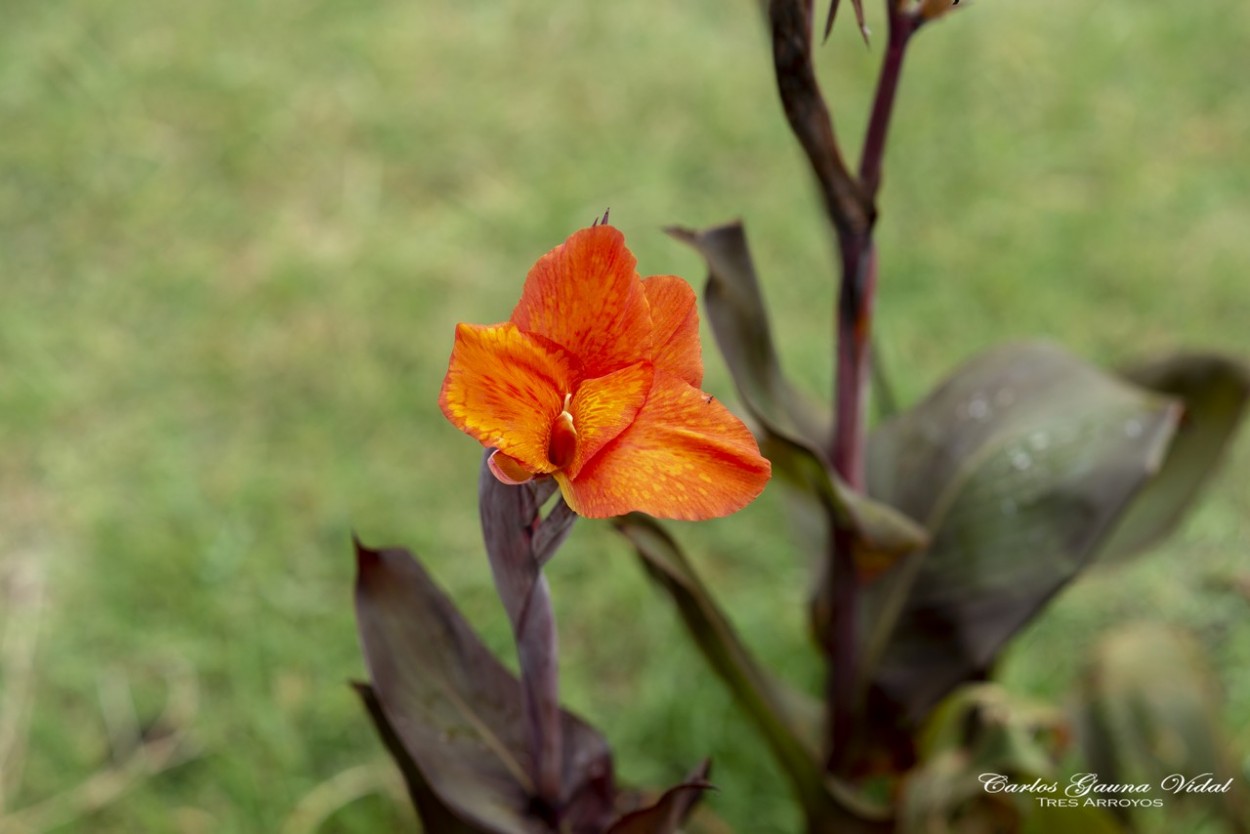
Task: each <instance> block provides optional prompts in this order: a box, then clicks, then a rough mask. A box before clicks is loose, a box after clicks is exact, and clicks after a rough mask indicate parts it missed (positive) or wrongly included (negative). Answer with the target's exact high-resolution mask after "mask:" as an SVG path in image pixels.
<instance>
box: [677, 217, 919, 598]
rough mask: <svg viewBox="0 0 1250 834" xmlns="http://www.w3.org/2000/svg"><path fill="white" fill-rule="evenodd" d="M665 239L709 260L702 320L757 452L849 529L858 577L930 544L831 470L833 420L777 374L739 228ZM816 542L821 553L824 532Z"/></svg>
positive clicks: (778, 365) (777, 365) (681, 232)
mask: <svg viewBox="0 0 1250 834" xmlns="http://www.w3.org/2000/svg"><path fill="white" fill-rule="evenodd" d="M669 233H670V234H671V235H672V236H673V237H675V238H676V239H678V240H680V241H682V242H683V243H686V244H689V245H690V246H692V247H693V248H694V249H695V250H697V251H698V252H699V254H701V255H702V256H703V258H704V259H705V260H706V261H707V265H708V280H707V287H706V289H705V291H704V304H705V306H706V308H707V315H708V321H709V322H710V323H711V325H712V332H713V334H714V335H715V336H716V343H717V345H718V346H719V347H720V350H721V353H722V354H724V357H725V363H726V364H727V365H728V367H729V371H730V373H731V374H732V376H733V379H734V383H735V385H736V386H737V388H738V395H739V396H740V397H741V398H742V402H743V404H744V405H745V406H746V409H747V411H749V412H750V414H751V416H752V417H753V418H754V419H755V421H756V422H757V423H758V424H759V426H760V428H761V429H762V434H763V436H762V438H761V444H760V445H761V450H762V451H763V453H764V454H765V455H766V456H767V457H768V458H769V460H771V461H772V463H773V469H774V472H775V473H776V474H778V475H780V476H782V477H783V478H785V479H786V480H787V481H788V482H790V483H791V484H793V485H794V486H795V487H796V488H797V489H798V490H799V492H800V493H801V494H802V497H801V498H800V499H799V500H803V501H807V502H812V503H814V504H815V505H816V506H818V507H819V508H820V510H821V512H822V513H823V515H825V516H826V517H827V519H828V524H826V525H825V527H828V526H829V525H832V524H837V525H839V526H840V527H842V528H844V529H849V530H853V531H855V533H856V536H857V539H858V541H859V546H858V547H857V552H856V563H857V566H858V567H859V568H860V572H861V574H863V575H865V576H872V575H875V574H877V573H879V572H881V571H882V570H884V569H885V568H887V567H889V566H890V565H891V564H893V563H894V562H895V561H896V560H897V559H899V558H900V557H902V556H903V555H905V554H907V553H911V552H913V551H915V550H916V549H918V548H920V547H923V546H924V545H925V544H926V543H927V541H928V539H927V535H926V533H925V531H924V529H923V528H921V527H920V526H919V525H917V524H916V523H915V522H914V521H912V520H911V519H910V518H907V517H906V516H905V515H903V514H902V513H900V512H899V511H898V510H896V509H894V508H893V507H889V506H886V505H884V504H881V503H878V502H875V501H872V500H870V499H869V498H867V497H866V496H863V495H861V494H859V493H857V492H855V491H854V490H852V489H851V488H850V487H849V486H847V484H846V483H845V482H843V481H842V480H841V479H840V478H839V477H838V476H837V475H836V474H835V473H833V472H832V471H831V470H830V468H829V466H828V463H827V461H828V454H827V446H828V443H829V442H830V439H831V438H832V436H833V429H832V417H831V415H830V414H829V412H828V410H827V409H823V408H820V407H818V406H817V405H815V404H814V403H813V402H812V401H811V400H810V398H808V397H806V396H805V395H803V393H802V392H801V391H799V390H798V389H797V388H795V387H794V385H793V384H792V383H791V382H790V381H789V380H788V379H786V377H785V375H784V373H783V372H782V369H781V363H780V361H779V359H778V357H777V351H776V348H775V347H774V345H773V338H772V330H771V327H770V326H769V323H768V314H767V311H766V310H765V307H764V298H763V295H762V294H761V293H760V288H759V280H758V279H757V277H756V273H755V266H754V264H753V263H752V260H751V253H750V250H749V249H748V248H747V241H746V233H745V231H744V230H743V228H742V224H741V223H730V224H727V225H724V226H714V227H712V228H709V229H705V230H703V231H697V232H696V231H692V230H689V229H676V228H674V229H669ZM817 538H818V542H817V546H818V547H820V548H821V550H822V551H823V552H825V555H827V551H828V544H827V542H828V539H829V535H828V530H827V529H825V530H822V531H820V532H818V533H817Z"/></svg>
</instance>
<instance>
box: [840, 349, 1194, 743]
mask: <svg viewBox="0 0 1250 834" xmlns="http://www.w3.org/2000/svg"><path fill="white" fill-rule="evenodd" d="M1179 414H1180V407H1179V405H1178V404H1177V403H1176V402H1174V401H1171V400H1167V399H1164V398H1162V397H1159V396H1156V395H1153V394H1151V393H1149V392H1146V391H1144V390H1142V389H1140V388H1136V387H1134V386H1131V385H1128V384H1126V383H1124V382H1123V381H1121V380H1118V379H1116V378H1114V377H1112V376H1109V375H1107V374H1105V373H1102V372H1101V371H1099V370H1097V369H1096V368H1093V367H1092V366H1090V365H1088V364H1086V363H1085V362H1082V361H1080V360H1078V359H1076V358H1074V357H1072V356H1070V355H1069V354H1067V353H1065V352H1063V351H1062V350H1060V349H1058V348H1056V347H1054V346H1052V345H1048V344H1044V343H1030V344H1018V345H1008V346H1003V347H999V348H997V349H995V350H992V351H989V352H987V353H985V354H982V355H981V356H978V357H976V358H975V359H973V360H972V361H970V362H969V363H967V364H966V365H965V366H964V367H962V368H960V369H959V370H958V371H957V372H956V373H955V374H954V375H953V376H952V377H951V378H950V379H948V380H947V381H946V382H945V383H943V384H942V385H941V386H940V387H939V388H938V389H937V390H936V391H935V392H933V393H932V394H931V395H930V396H929V397H928V398H927V399H926V400H925V401H924V402H922V403H920V404H919V405H918V406H916V407H915V408H913V409H911V410H910V411H908V412H907V413H905V414H903V415H900V416H899V417H897V418H896V419H894V420H892V421H890V422H888V423H886V424H885V425H884V426H882V427H881V428H879V429H878V430H877V431H875V432H874V433H873V434H872V436H871V438H870V442H869V455H868V481H869V490H870V492H871V494H872V495H873V496H874V497H876V498H878V499H879V500H883V501H885V502H887V503H889V504H891V505H893V506H895V507H898V508H899V509H900V510H902V511H903V512H904V513H906V514H908V515H909V516H911V517H912V518H918V519H922V520H923V521H924V522H925V524H926V526H927V527H928V528H929V529H930V530H932V531H933V542H932V544H931V545H930V546H929V547H928V548H927V549H926V550H925V551H923V552H922V553H919V554H916V555H914V556H912V557H909V558H908V560H907V561H906V562H905V563H904V565H902V566H901V567H900V568H899V569H896V570H895V571H893V572H891V573H890V574H887V575H886V576H884V577H882V579H881V580H879V581H878V582H877V583H875V584H873V585H870V586H868V587H867V588H866V589H865V595H864V603H865V610H864V613H865V620H864V622H866V623H870V624H872V628H871V631H869V632H868V633H867V634H866V640H867V643H866V646H865V648H864V652H863V657H864V664H865V665H864V669H863V674H864V675H865V676H866V683H867V681H869V680H870V681H871V686H872V690H871V694H872V701H871V704H870V709H871V710H875V714H877V715H889V714H894V715H897V716H899V717H900V718H901V720H902V722H903V723H904V724H906V725H907V726H915V725H917V724H918V723H919V722H920V721H921V720H922V719H923V718H924V716H925V715H926V714H927V713H928V712H929V710H930V709H932V707H933V706H934V705H935V704H937V703H938V701H940V700H941V699H942V698H943V697H944V696H945V695H946V694H947V693H949V692H950V691H951V690H952V689H953V688H954V687H955V686H957V685H959V684H960V683H962V682H964V681H968V680H977V679H980V677H981V676H982V675H984V674H985V672H986V671H987V670H988V668H989V666H990V665H991V664H992V663H993V661H994V659H995V658H996V657H997V655H998V653H999V651H1001V649H1002V648H1003V646H1004V645H1005V644H1006V642H1007V641H1008V640H1009V639H1010V638H1011V636H1012V635H1014V634H1015V633H1016V632H1017V631H1018V630H1019V629H1020V628H1022V627H1023V626H1024V625H1025V624H1026V623H1028V622H1029V621H1030V620H1031V619H1032V618H1033V617H1034V616H1035V615H1036V614H1037V613H1038V612H1039V611H1040V610H1041V608H1042V607H1043V606H1044V605H1045V604H1046V603H1047V602H1048V601H1049V600H1050V598H1051V597H1053V596H1054V595H1055V593H1057V592H1058V591H1059V589H1060V588H1062V587H1063V586H1064V585H1065V584H1067V582H1069V581H1070V580H1071V579H1072V578H1073V577H1075V576H1076V575H1077V574H1078V573H1079V572H1080V571H1081V570H1083V569H1084V568H1085V567H1087V566H1088V565H1089V564H1090V562H1091V561H1092V560H1093V558H1094V556H1095V554H1096V553H1097V551H1098V548H1099V546H1100V544H1101V543H1102V541H1103V540H1104V537H1105V536H1106V534H1107V533H1108V532H1109V531H1110V530H1111V529H1112V527H1113V525H1114V523H1115V521H1116V519H1117V518H1118V517H1119V516H1120V514H1121V513H1122V512H1123V510H1124V508H1125V507H1126V506H1128V504H1129V501H1130V499H1131V498H1132V497H1133V495H1134V494H1135V493H1136V491H1137V490H1138V489H1140V488H1141V487H1142V485H1143V484H1145V483H1146V482H1147V481H1148V480H1149V478H1150V476H1151V475H1153V474H1154V473H1155V472H1156V471H1158V468H1159V466H1160V464H1161V462H1162V460H1163V457H1164V453H1165V451H1166V449H1167V446H1168V443H1169V441H1170V439H1171V437H1172V434H1173V432H1174V431H1175V428H1176V423H1177V419H1178V417H1179Z"/></svg>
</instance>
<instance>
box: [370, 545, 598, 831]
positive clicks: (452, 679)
mask: <svg viewBox="0 0 1250 834" xmlns="http://www.w3.org/2000/svg"><path fill="white" fill-rule="evenodd" d="M356 555H357V570H358V574H357V581H356V617H357V621H358V625H359V629H360V639H361V645H362V647H363V649H364V655H365V662H366V665H367V667H368V669H369V676H370V679H371V682H372V687H373V691H374V693H375V694H376V697H377V703H378V705H379V708H380V711H381V714H382V715H383V716H384V717H385V719H386V721H387V723H388V724H389V725H390V726H391V727H392V728H393V730H394V734H395V737H396V738H397V739H398V741H399V742H400V744H402V747H403V750H404V751H405V752H406V753H407V755H408V756H409V757H410V758H411V761H412V763H413V764H414V765H415V766H416V768H417V769H418V770H419V771H420V773H421V774H422V776H423V777H424V779H425V781H426V783H427V784H428V785H429V789H430V791H431V792H432V793H433V794H434V795H435V796H436V797H437V798H438V800H439V801H440V802H441V803H442V804H443V805H445V806H446V807H447V808H448V809H449V810H450V811H451V812H453V813H454V814H455V815H457V816H458V817H460V818H462V819H463V820H464V821H465V822H466V823H468V824H470V825H472V826H474V827H475V828H478V829H481V830H483V831H487V832H492V834H548V832H550V831H551V830H552V827H551V824H550V821H549V820H544V819H543V818H541V815H538V814H536V813H535V811H536V810H537V809H536V808H535V803H534V800H535V797H536V792H535V785H534V783H533V779H532V778H531V776H530V774H531V773H532V764H533V763H532V761H531V760H530V756H531V753H530V746H529V739H528V736H527V733H526V726H527V725H526V722H525V720H524V715H523V712H524V711H523V707H522V694H521V685H520V682H519V681H518V680H517V679H516V677H515V676H513V675H512V673H510V672H509V671H508V670H507V669H505V668H504V666H503V665H502V664H501V663H500V662H499V661H498V659H496V658H495V656H494V655H492V654H491V653H490V651H489V650H488V649H487V648H486V647H485V645H483V643H482V641H481V640H480V639H479V638H478V636H477V635H476V634H475V633H474V632H473V630H472V629H471V628H470V626H469V625H468V623H466V622H465V620H464V619H463V617H461V616H460V614H459V612H457V611H456V609H455V606H454V605H453V604H452V603H451V601H450V600H449V599H448V598H447V597H446V595H445V594H443V593H442V592H441V591H440V590H439V589H438V587H437V586H436V585H435V584H434V583H433V581H432V580H431V579H430V577H429V576H428V574H426V572H425V571H424V570H423V569H422V568H421V566H420V565H419V564H418V563H417V562H416V560H415V559H413V558H412V556H411V555H410V554H409V553H408V552H407V551H404V550H399V549H387V550H380V551H378V550H371V549H369V548H367V547H364V546H363V545H361V544H360V543H359V542H357V544H356ZM559 720H560V733H561V737H562V750H561V753H562V756H561V761H562V763H563V771H562V774H561V783H562V785H563V786H564V793H563V795H562V797H561V803H562V805H563V806H564V814H565V817H566V819H567V820H570V821H572V820H576V821H577V824H576V825H575V826H574V827H573V828H572V830H574V831H578V832H582V831H585V832H591V831H596V830H601V829H602V827H603V826H604V825H605V824H606V821H607V819H608V816H609V814H610V810H611V806H612V798H613V789H612V761H611V753H610V751H609V750H608V746H607V743H606V742H605V741H604V740H603V738H602V737H601V736H600V735H599V734H598V733H597V732H596V731H595V730H594V729H592V728H591V727H590V726H588V725H587V724H585V723H584V722H582V721H581V720H580V719H578V718H576V717H575V716H573V715H571V714H570V713H568V712H563V711H562V712H560V713H559ZM401 764H402V763H401ZM596 825H597V826H598V828H595V826H596Z"/></svg>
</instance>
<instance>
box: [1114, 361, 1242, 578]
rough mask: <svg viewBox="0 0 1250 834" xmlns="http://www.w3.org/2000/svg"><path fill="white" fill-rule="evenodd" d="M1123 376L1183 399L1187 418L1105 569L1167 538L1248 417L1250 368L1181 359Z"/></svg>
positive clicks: (1123, 525)
mask: <svg viewBox="0 0 1250 834" xmlns="http://www.w3.org/2000/svg"><path fill="white" fill-rule="evenodd" d="M1123 376H1124V377H1125V378H1126V379H1128V380H1129V381H1131V382H1133V383H1136V384H1137V385H1140V386H1142V387H1144V388H1149V389H1150V390H1151V391H1157V392H1159V393H1161V394H1166V395H1169V396H1173V397H1176V398H1178V399H1179V400H1180V401H1181V402H1182V404H1183V405H1184V407H1185V414H1184V416H1183V418H1182V419H1181V423H1180V426H1179V427H1178V428H1177V431H1176V437H1175V438H1174V439H1173V440H1172V445H1171V446H1170V447H1169V448H1168V454H1167V457H1166V458H1164V461H1163V467H1162V469H1160V470H1159V473H1158V474H1157V475H1155V476H1154V477H1153V478H1152V479H1151V480H1150V483H1149V484H1147V485H1146V486H1145V487H1144V488H1143V489H1142V491H1141V492H1140V493H1139V494H1138V495H1137V497H1136V498H1134V499H1133V504H1132V506H1131V507H1130V508H1129V510H1128V512H1126V513H1125V514H1124V516H1123V517H1122V518H1121V519H1120V520H1119V521H1118V522H1117V523H1116V528H1115V532H1114V533H1113V534H1112V535H1111V536H1110V537H1109V538H1108V540H1107V542H1106V544H1104V545H1103V546H1102V549H1101V550H1100V551H1099V554H1098V558H1099V560H1101V561H1103V562H1117V561H1122V560H1124V559H1127V558H1128V557H1130V556H1133V555H1135V554H1137V553H1140V552H1141V551H1143V550H1146V549H1147V548H1149V547H1150V546H1151V545H1153V544H1156V543H1157V542H1159V541H1160V540H1161V539H1163V538H1164V537H1166V536H1168V535H1169V534H1170V533H1171V532H1172V531H1173V530H1175V529H1176V527H1177V525H1178V524H1180V521H1181V519H1182V518H1183V517H1184V516H1185V513H1186V511H1187V510H1188V509H1189V508H1190V507H1191V506H1192V505H1193V501H1194V499H1195V498H1196V497H1197V496H1198V494H1199V493H1200V492H1201V491H1202V488H1203V486H1205V485H1206V484H1207V483H1208V482H1209V481H1210V480H1211V477H1212V476H1213V475H1214V474H1215V473H1216V472H1217V471H1219V463H1220V458H1221V457H1222V456H1223V454H1224V452H1225V450H1226V449H1228V447H1229V444H1230V443H1231V442H1232V439H1233V437H1234V436H1235V435H1236V433H1237V430H1238V428H1240V426H1241V422H1242V419H1243V418H1244V417H1245V413H1246V404H1247V400H1248V398H1250V368H1247V366H1246V365H1245V364H1244V363H1242V362H1238V361H1236V360H1234V359H1230V358H1228V357H1224V356H1213V355H1202V354H1183V355H1180V356H1172V357H1168V358H1166V359H1161V360H1156V361H1153V362H1146V363H1142V364H1140V365H1137V366H1134V367H1131V368H1129V369H1127V370H1126V371H1124V373H1123Z"/></svg>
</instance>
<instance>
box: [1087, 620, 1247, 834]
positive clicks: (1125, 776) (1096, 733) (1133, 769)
mask: <svg viewBox="0 0 1250 834" xmlns="http://www.w3.org/2000/svg"><path fill="white" fill-rule="evenodd" d="M1078 693H1079V706H1078V709H1077V712H1078V720H1079V723H1080V726H1081V729H1082V732H1081V733H1080V736H1079V737H1080V740H1081V745H1082V748H1083V749H1084V752H1085V756H1086V759H1087V761H1088V763H1089V767H1090V771H1091V772H1093V773H1096V774H1098V777H1099V781H1100V782H1104V783H1107V784H1141V783H1150V784H1152V785H1154V786H1156V788H1157V790H1156V791H1154V792H1152V793H1151V796H1155V797H1158V796H1164V797H1165V802H1166V803H1168V804H1171V803H1173V802H1183V801H1186V800H1189V801H1193V802H1195V803H1204V804H1206V805H1207V806H1208V808H1209V809H1210V810H1212V811H1214V812H1216V813H1219V814H1222V815H1223V816H1224V817H1225V819H1227V820H1228V821H1229V822H1230V823H1233V824H1234V825H1236V826H1241V827H1238V828H1237V829H1236V830H1238V831H1245V830H1246V829H1245V827H1244V821H1245V820H1246V819H1248V818H1250V806H1247V804H1246V803H1247V797H1246V793H1245V787H1244V784H1243V780H1242V777H1241V774H1240V773H1239V772H1237V769H1236V767H1235V766H1234V764H1233V759H1232V756H1231V755H1230V751H1229V750H1228V747H1227V741H1226V739H1227V730H1226V729H1225V728H1223V726H1222V724H1221V722H1220V711H1221V698H1220V694H1219V686H1218V683H1217V681H1216V678H1215V675H1214V673H1213V672H1212V670H1211V668H1210V666H1209V665H1208V663H1207V661H1206V658H1205V656H1204V654H1203V651H1202V648H1201V647H1200V646H1199V645H1198V644H1197V643H1196V642H1195V641H1194V640H1192V639H1191V638H1189V637H1187V636H1185V635H1183V634H1181V633H1178V632H1176V631H1174V630H1171V629H1168V628H1167V627H1165V626H1162V625H1158V624H1154V623H1139V624H1135V625H1130V626H1123V627H1121V628H1119V629H1117V630H1116V631H1114V632H1112V633H1110V634H1108V635H1106V636H1105V637H1103V638H1102V639H1101V640H1100V641H1099V642H1098V644H1097V645H1096V646H1095V648H1094V649H1093V651H1091V653H1090V655H1089V658H1088V662H1087V664H1086V669H1085V673H1084V676H1083V678H1082V681H1081V684H1080V687H1079V690H1078ZM1173 774H1180V775H1181V776H1183V777H1185V778H1193V777H1201V775H1202V774H1210V775H1211V781H1212V783H1214V784H1219V785H1224V784H1226V783H1230V784H1229V789H1228V790H1227V791H1226V792H1225V791H1214V792H1200V793H1184V792H1182V793H1181V794H1178V795H1173V794H1172V793H1171V792H1169V791H1168V790H1167V789H1166V788H1165V787H1164V785H1161V783H1163V782H1164V780H1165V779H1167V778H1169V777H1171V776H1172V775H1173Z"/></svg>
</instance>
